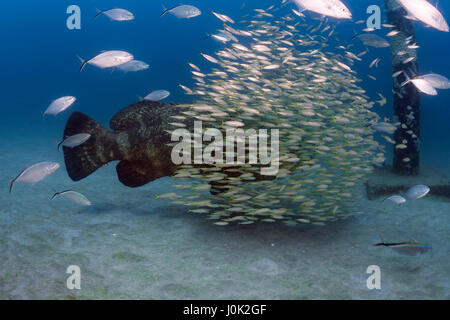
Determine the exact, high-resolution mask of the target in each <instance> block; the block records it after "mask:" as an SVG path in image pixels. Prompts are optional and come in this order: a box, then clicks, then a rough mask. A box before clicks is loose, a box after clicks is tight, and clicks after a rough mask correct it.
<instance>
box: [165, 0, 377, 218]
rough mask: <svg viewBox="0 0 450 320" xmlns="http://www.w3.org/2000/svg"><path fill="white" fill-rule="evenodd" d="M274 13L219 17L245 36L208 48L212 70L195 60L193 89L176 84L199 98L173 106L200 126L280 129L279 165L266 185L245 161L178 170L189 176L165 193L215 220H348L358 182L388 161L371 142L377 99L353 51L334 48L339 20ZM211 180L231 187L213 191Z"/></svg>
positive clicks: (180, 174)
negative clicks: (364, 84)
mask: <svg viewBox="0 0 450 320" xmlns="http://www.w3.org/2000/svg"><path fill="white" fill-rule="evenodd" d="M277 11H278V9H277V8H275V7H272V8H270V9H267V10H262V9H258V10H256V14H255V15H254V16H253V17H252V18H249V21H248V22H247V23H241V24H242V25H241V26H240V27H239V28H238V27H237V26H235V25H233V26H230V25H229V24H228V23H227V19H221V20H222V21H223V22H224V25H223V30H225V31H227V32H229V33H231V34H233V35H234V36H235V37H237V38H238V39H239V42H231V43H225V42H224V43H225V47H224V48H223V49H222V50H221V51H219V52H217V53H216V54H205V53H202V54H201V56H202V57H203V58H204V59H205V60H207V61H209V62H210V63H211V66H212V70H211V71H209V72H202V71H201V70H200V68H198V67H197V66H196V65H195V64H192V63H190V64H189V65H190V68H191V70H192V74H193V79H194V80H195V81H196V86H195V87H194V88H188V87H187V86H184V85H180V86H181V87H182V88H183V89H184V90H185V92H186V94H189V95H195V96H196V97H198V98H197V99H196V102H195V103H194V104H184V105H177V106H174V107H177V108H181V109H182V110H183V114H184V116H182V118H193V119H195V120H202V121H203V123H204V125H203V126H204V128H203V129H204V130H206V129H207V128H218V129H221V130H223V131H225V130H226V129H227V128H242V129H249V128H266V129H268V130H269V132H270V129H275V128H276V129H279V130H280V170H279V172H278V174H277V175H276V177H275V179H272V180H270V181H259V179H257V173H258V172H259V170H260V168H259V167H255V166H251V165H247V164H244V165H242V166H236V167H232V168H228V167H226V168H223V167H224V166H225V165H204V166H202V165H182V166H180V169H179V170H178V171H177V174H176V175H175V176H174V177H175V178H178V179H182V180H186V182H187V184H179V185H177V187H178V188H180V189H182V190H183V192H182V193H180V194H177V193H168V194H165V195H162V197H164V198H167V199H170V201H172V202H173V203H176V204H183V205H187V206H189V207H192V210H191V211H192V212H198V213H202V214H207V215H208V217H209V218H210V219H213V220H217V221H216V222H215V224H217V225H227V224H230V223H239V224H251V223H254V222H256V221H263V222H275V221H279V222H283V223H285V224H288V225H296V224H314V225H323V224H325V222H327V221H335V220H338V219H345V218H348V217H349V216H351V215H354V214H357V213H358V212H357V211H355V210H354V208H352V202H353V197H354V191H355V186H356V185H358V184H359V182H360V181H361V180H362V178H363V177H364V176H366V175H367V174H369V173H370V172H372V170H373V167H374V165H377V164H381V163H383V162H384V160H385V158H384V149H383V147H382V146H381V145H380V144H378V143H377V142H376V141H375V140H374V139H373V134H374V133H375V129H373V127H372V126H375V125H376V124H377V123H378V120H379V116H378V115H377V114H376V113H374V112H373V111H372V110H371V109H372V107H373V106H374V104H375V103H374V102H371V101H369V98H368V96H367V95H366V92H365V91H364V90H363V89H362V88H360V87H359V86H358V83H359V82H360V81H361V80H360V79H358V78H357V75H356V72H354V71H353V70H352V65H353V59H352V57H351V55H349V54H348V50H347V48H346V47H339V48H338V50H339V53H336V52H330V51H332V50H333V49H335V48H334V47H332V46H331V44H329V43H333V41H332V40H334V37H335V36H336V34H335V26H334V25H329V24H327V23H325V22H323V21H320V20H316V21H317V24H316V25H311V24H307V23H305V21H299V20H298V19H297V18H296V15H293V14H288V15H286V16H284V17H281V18H280V19H278V20H275V21H267V19H265V17H266V16H269V15H270V16H275V14H276V12H277ZM221 17H223V16H221ZM230 20H231V19H230ZM228 21H229V20H228ZM222 32H223V31H222ZM175 120H183V119H181V118H180V117H179V116H177V119H174V127H173V129H177V128H178V127H179V126H178V125H177V124H178V123H177V122H176V121H175ZM180 122H181V121H180ZM179 124H180V125H182V123H179ZM246 148H247V151H248V148H249V146H248V145H246ZM269 149H270V148H269ZM222 169H224V171H222ZM228 173H230V175H228ZM210 182H215V183H218V182H219V183H221V185H225V186H226V189H227V190H226V191H225V192H223V193H220V194H217V195H209V190H210V188H211V187H210V185H208V183H210ZM186 194H187V195H186Z"/></svg>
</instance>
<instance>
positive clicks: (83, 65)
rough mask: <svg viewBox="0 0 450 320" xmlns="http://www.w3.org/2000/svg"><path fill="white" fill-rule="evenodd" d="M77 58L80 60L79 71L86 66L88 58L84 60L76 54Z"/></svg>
mask: <svg viewBox="0 0 450 320" xmlns="http://www.w3.org/2000/svg"><path fill="white" fill-rule="evenodd" d="M77 58H78V59H80V61H81V67H80V72H81V71H83V69H84V67H85V66H86V63H88V61H89V60H84V59H83V58H81V57H80V56H79V55H77Z"/></svg>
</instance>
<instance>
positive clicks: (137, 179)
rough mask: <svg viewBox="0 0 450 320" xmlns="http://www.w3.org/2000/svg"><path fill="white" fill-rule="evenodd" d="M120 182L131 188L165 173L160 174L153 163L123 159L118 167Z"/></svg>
mask: <svg viewBox="0 0 450 320" xmlns="http://www.w3.org/2000/svg"><path fill="white" fill-rule="evenodd" d="M116 170H117V175H118V176H119V180H120V182H122V183H123V184H124V185H126V186H127V187H130V188H137V187H141V186H143V185H145V184H147V183H149V182H151V181H153V180H156V179H158V178H160V177H162V176H164V174H160V173H159V172H158V170H156V169H155V168H154V167H153V166H152V165H151V164H149V163H147V162H143V161H128V160H122V161H120V162H119V163H118V164H117V167H116Z"/></svg>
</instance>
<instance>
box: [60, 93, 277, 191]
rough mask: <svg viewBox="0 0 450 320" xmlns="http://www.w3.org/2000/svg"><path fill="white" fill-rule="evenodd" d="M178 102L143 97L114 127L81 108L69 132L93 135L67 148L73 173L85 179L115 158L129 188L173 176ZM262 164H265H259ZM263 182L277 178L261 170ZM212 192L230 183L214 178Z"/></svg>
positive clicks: (230, 174)
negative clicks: (101, 123) (172, 122)
mask: <svg viewBox="0 0 450 320" xmlns="http://www.w3.org/2000/svg"><path fill="white" fill-rule="evenodd" d="M180 112H181V111H180V109H179V108H177V105H176V104H166V103H159V102H151V101H141V102H139V103H136V104H133V105H130V106H129V107H127V108H125V109H123V110H121V111H119V112H118V113H117V114H116V115H115V116H114V117H113V118H112V119H111V121H110V127H111V129H112V131H110V130H108V129H106V128H104V127H102V126H101V125H100V124H99V123H98V122H96V121H95V120H93V119H91V118H90V117H88V116H86V115H85V114H83V113H81V112H73V113H72V114H71V116H70V118H69V120H68V121H67V124H66V127H65V130H64V136H63V138H64V139H65V138H67V137H70V136H74V135H77V134H81V133H83V134H90V135H91V137H90V138H89V139H88V140H87V141H86V142H84V143H83V144H81V145H79V146H76V147H74V148H70V147H63V151H64V161H65V163H66V169H67V173H68V174H69V177H70V178H71V179H72V180H73V181H79V180H82V179H84V178H86V177H87V176H89V175H90V174H91V173H93V172H94V171H96V170H97V169H99V168H101V167H103V166H104V165H106V164H108V163H109V162H111V161H117V160H119V161H120V162H119V163H118V164H117V166H116V170H117V175H118V177H119V180H120V182H122V184H124V185H125V186H127V187H130V188H136V187H141V186H143V185H145V184H147V183H149V182H151V181H154V180H156V179H158V178H161V177H167V176H173V175H174V174H175V173H176V171H177V170H178V169H179V166H178V165H176V164H174V163H173V161H172V158H171V154H172V146H173V142H172V140H171V134H170V132H171V131H172V130H173V126H171V125H170V123H171V121H173V118H172V117H173V116H177V115H179V114H180ZM183 122H184V123H185V125H186V127H187V128H194V119H193V118H186V119H185V120H183ZM256 167H260V166H259V165H256ZM230 168H231V167H230V166H223V167H222V168H221V171H222V172H223V173H224V174H225V175H226V176H228V177H238V176H240V175H242V173H240V172H230V171H228V170H229V169H230ZM255 178H256V180H258V181H262V180H272V179H274V178H275V177H274V176H262V175H260V174H257V173H255ZM209 184H210V185H211V187H212V188H211V190H210V191H211V193H212V194H218V193H221V192H223V191H224V190H226V189H227V185H228V183H227V182H225V181H210V182H209Z"/></svg>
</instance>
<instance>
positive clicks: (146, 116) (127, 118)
mask: <svg viewBox="0 0 450 320" xmlns="http://www.w3.org/2000/svg"><path fill="white" fill-rule="evenodd" d="M164 106H165V104H162V103H158V102H151V101H141V102H139V103H136V104H133V105H131V106H129V107H127V108H125V109H123V110H121V111H119V112H118V113H117V114H116V115H115V116H114V117H113V118H112V119H111V121H110V123H109V125H110V127H111V129H113V130H114V132H115V133H119V132H122V131H127V130H129V129H132V128H141V127H145V128H146V130H150V131H152V130H157V129H158V128H160V126H161V123H162V121H163V120H164V119H162V113H164V112H163V111H162V110H163V107H164ZM155 132H156V131H155Z"/></svg>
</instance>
